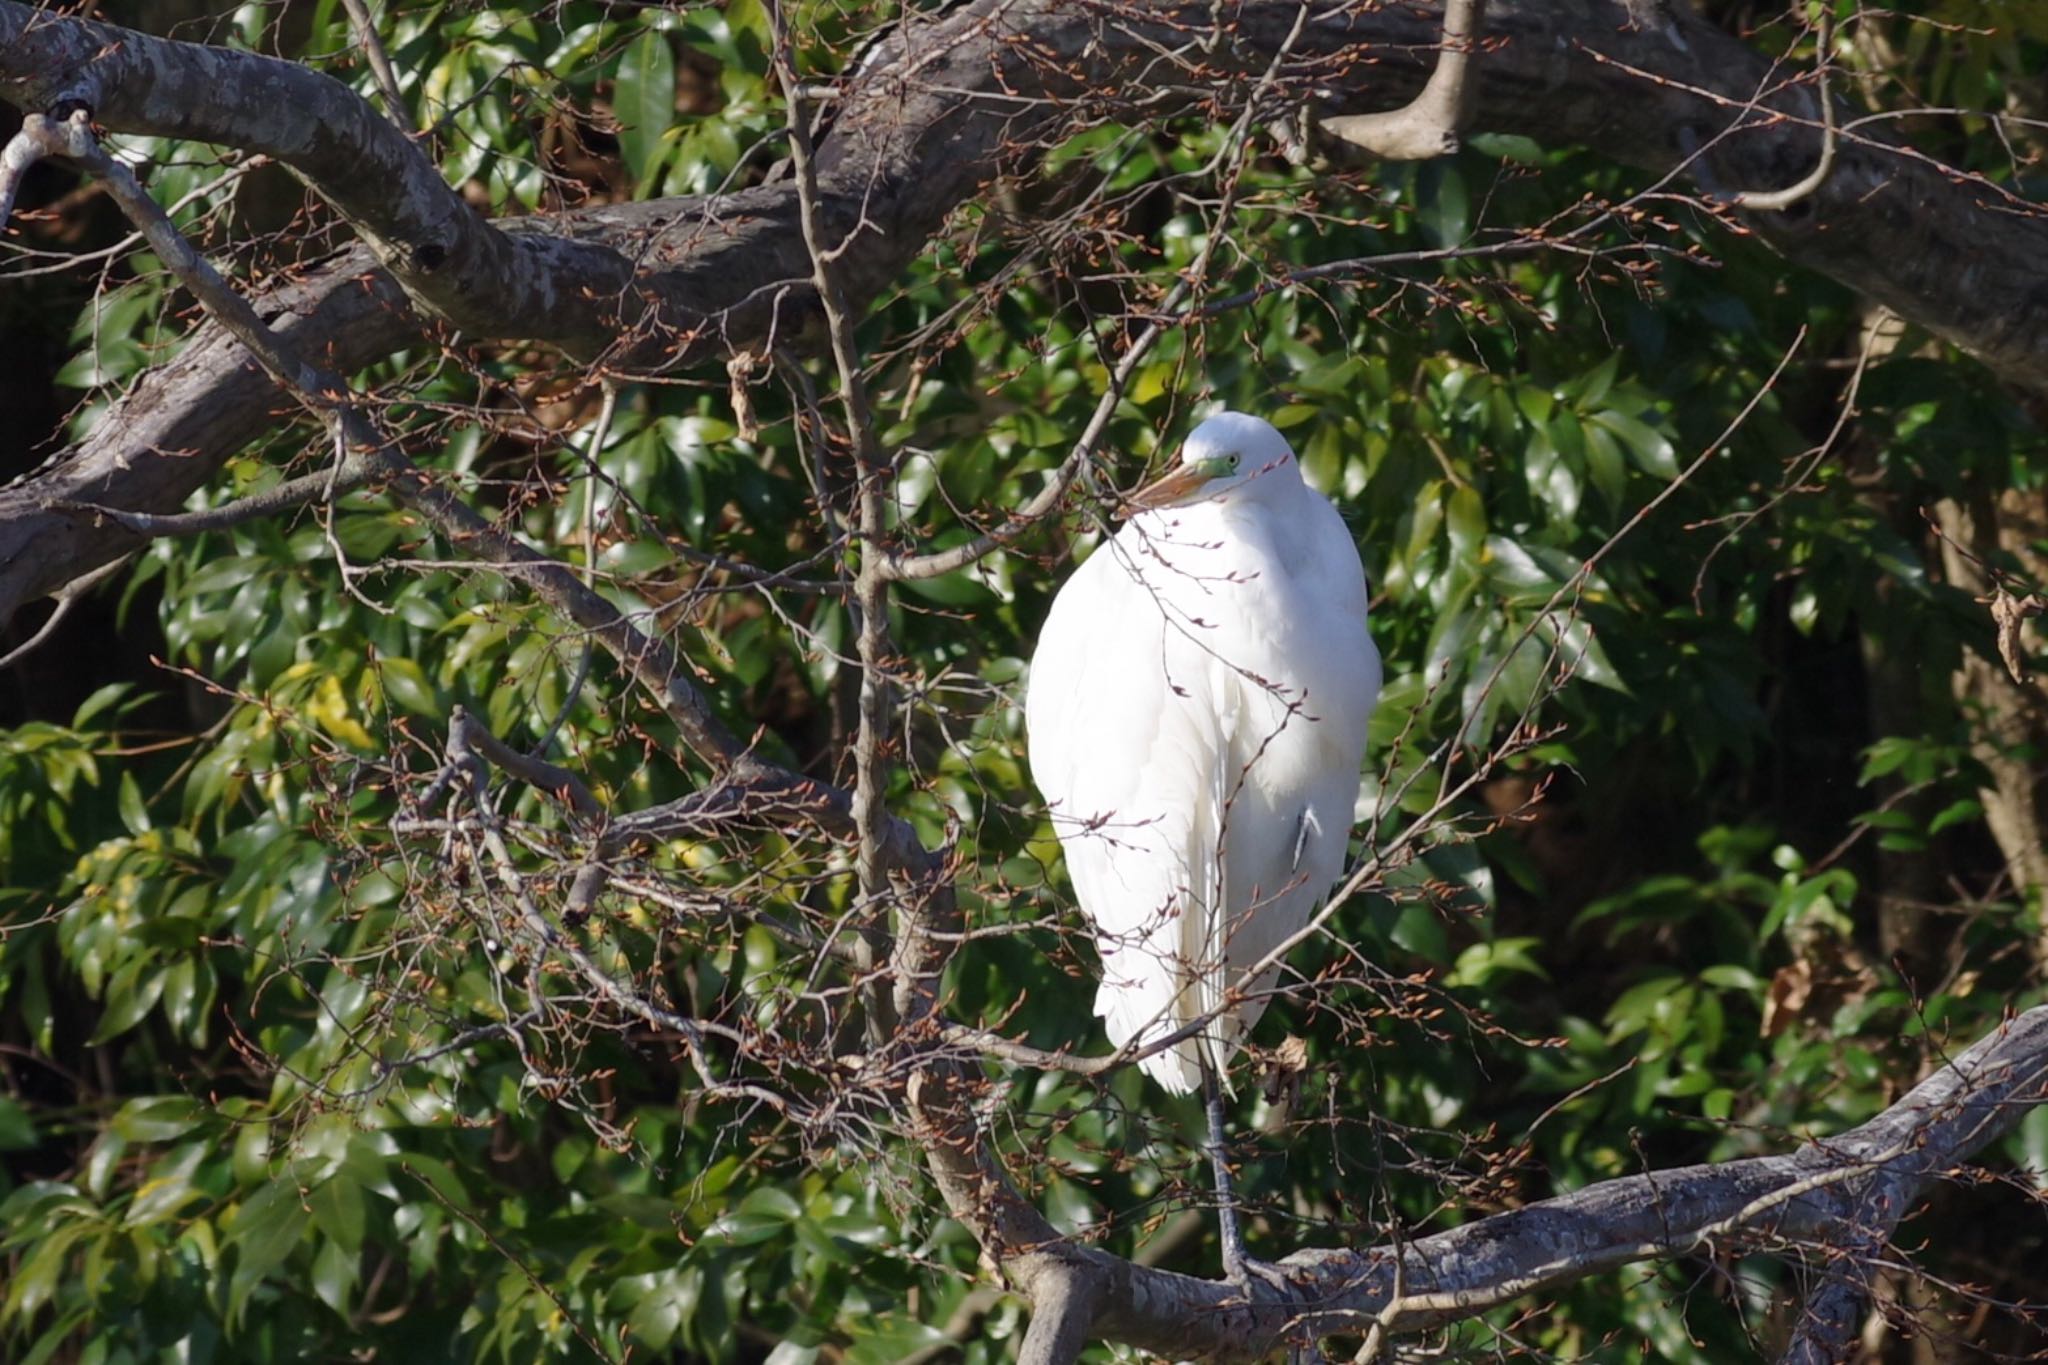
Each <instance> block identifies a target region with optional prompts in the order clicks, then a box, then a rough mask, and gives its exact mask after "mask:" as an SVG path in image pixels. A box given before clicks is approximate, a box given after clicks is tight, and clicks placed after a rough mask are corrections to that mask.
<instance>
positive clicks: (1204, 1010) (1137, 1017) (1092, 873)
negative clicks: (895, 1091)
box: [1024, 412, 1380, 1284]
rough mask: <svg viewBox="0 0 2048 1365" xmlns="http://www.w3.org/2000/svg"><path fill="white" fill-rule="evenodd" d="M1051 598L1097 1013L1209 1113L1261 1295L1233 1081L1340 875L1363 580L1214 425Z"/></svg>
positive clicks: (1053, 725) (1230, 1221)
mask: <svg viewBox="0 0 2048 1365" xmlns="http://www.w3.org/2000/svg"><path fill="white" fill-rule="evenodd" d="M1131 502H1132V503H1133V504H1134V505H1135V506H1136V507H1137V508H1139V509H1141V510H1139V511H1137V512H1136V513H1135V514H1134V515H1132V517H1131V518H1130V520H1128V521H1127V522H1125V523H1124V526H1123V528H1122V529H1121V530H1119V531H1118V532H1117V533H1116V535H1115V536H1114V537H1113V538H1111V539H1110V540H1109V541H1108V543H1106V544H1104V545H1103V546H1101V547H1100V548H1099V549H1097V550H1096V552H1095V553H1094V554H1093V555H1091V556H1090V557H1089V558H1088V560H1087V561H1086V562H1085V563H1084V564H1082V566H1081V568H1080V570H1079V571H1078V572H1076V573H1075V574H1074V576H1073V577H1072V578H1070V579H1069V580H1068V581H1067V583H1066V586H1064V587H1063V588H1061V589H1060V591H1059V594H1058V596H1057V597H1055V598H1054V599H1053V605H1052V613H1051V615H1050V616H1049V617H1048V618H1047V619H1046V623H1045V629H1044V631H1043V633H1042V634H1041V635H1040V636H1039V640H1038V650H1037V653H1036V654H1034V655H1033V657H1032V660H1031V674H1030V682H1029V684H1028V688H1027V691H1026V694H1025V703H1024V707H1025V723H1026V726H1027V727H1028V730H1029V737H1030V754H1031V770H1032V775H1033V776H1034V777H1035V778H1036V779H1037V782H1038V786H1039V790H1040V791H1041V792H1043V793H1044V795H1045V797H1046V801H1047V803H1048V805H1049V806H1050V808H1051V811H1052V817H1053V827H1054V831H1055V832H1056V833H1057V835H1058V836H1059V841H1060V846H1061V848H1062V849H1063V850H1064V851H1065V853H1066V860H1067V872H1068V875H1069V876H1070V877H1071V878H1072V880H1073V884H1074V890H1075V893H1076V894H1077V895H1078V897H1079V898H1080V902H1081V909H1082V910H1083V911H1084V912H1085V913H1086V914H1087V915H1088V917H1089V919H1090V920H1092V921H1093V922H1094V926H1095V932H1096V937H1097V943H1098V946H1099V948H1100V951H1101V956H1102V985H1101V987H1100V989H1099V990H1098V991H1097V992H1096V995H1095V1012H1096V1013H1097V1014H1098V1015H1100V1016H1102V1018H1103V1020H1104V1022H1105V1023H1106V1024H1107V1026H1108V1031H1109V1038H1110V1041H1111V1042H1112V1043H1113V1044H1115V1045H1116V1046H1118V1047H1119V1048H1122V1047H1126V1046H1129V1047H1131V1048H1132V1049H1133V1050H1138V1049H1142V1048H1144V1047H1146V1046H1147V1045H1148V1044H1153V1043H1156V1042H1158V1041H1160V1040H1162V1039H1165V1038H1167V1037H1168V1036H1170V1035H1172V1034H1174V1033H1176V1032H1178V1031H1180V1030H1181V1029H1183V1028H1186V1027H1187V1026H1189V1025H1190V1024H1193V1023H1194V1022H1195V1021H1198V1020H1203V1019H1204V1018H1205V1017H1207V1022H1206V1023H1203V1024H1202V1025H1201V1026H1200V1028H1199V1030H1198V1031H1196V1032H1194V1033H1193V1034H1191V1035H1190V1036H1188V1037H1186V1038H1183V1039H1181V1040H1180V1041H1178V1042H1175V1043H1174V1044H1173V1045H1172V1046H1170V1047H1167V1048H1165V1049H1163V1050H1161V1051H1158V1052H1156V1053H1154V1054H1153V1055H1151V1056H1148V1057H1146V1058H1144V1059H1143V1061H1142V1063H1141V1064H1142V1065H1143V1067H1144V1069H1145V1070H1146V1071H1147V1072H1148V1073H1150V1074H1151V1075H1152V1077H1153V1078H1154V1079H1156V1080H1157V1081H1158V1082H1159V1083H1160V1085H1162V1086H1163V1087H1165V1088H1166V1089H1167V1090H1169V1091H1171V1092H1173V1093H1175V1094H1186V1093H1188V1092H1190V1091H1192V1090H1194V1089H1195V1088H1196V1087H1198V1086H1201V1087H1203V1088H1204V1089H1205V1090H1206V1092H1207V1097H1208V1102H1209V1104H1208V1107H1209V1125H1210V1130H1211V1131H1210V1140H1211V1152H1210V1154H1211V1157H1212V1159H1213V1160H1214V1161H1215V1164H1216V1178H1217V1183H1218V1185H1219V1187H1220V1191H1219V1192H1220V1193H1222V1194H1223V1196H1224V1199H1223V1206H1224V1215H1223V1220H1224V1261H1225V1266H1226V1268H1227V1269H1228V1270H1229V1271H1230V1272H1231V1278H1232V1279H1234V1280H1237V1281H1238V1282H1239V1283H1240V1284H1243V1283H1244V1276H1243V1267H1244V1266H1245V1264H1246V1263H1247V1262H1246V1258H1245V1257H1244V1249H1243V1241H1242V1237H1241V1235H1240V1234H1239V1233H1238V1230H1237V1228H1236V1219H1235V1215H1234V1211H1233V1209H1232V1207H1231V1204H1230V1200H1229V1173H1228V1168H1227V1166H1226V1165H1225V1163H1224V1161H1223V1157H1222V1121H1223V1120H1222V1103H1221V1099H1220V1095H1219V1093H1218V1082H1219V1080H1220V1078H1221V1075H1222V1073H1223V1070H1224V1068H1225V1066H1226V1065H1227V1064H1228V1063H1229V1061H1230V1059H1231V1057H1232V1056H1234V1055H1235V1054H1236V1052H1237V1050H1238V1048H1239V1047H1240V1046H1242V1044H1243V1041H1244V1038H1245V1035H1246V1034H1248V1033H1249V1032H1250V1031H1251V1028H1252V1025H1253V1024H1255V1023H1256V1022H1257V1021H1258V1018H1259V1016H1260V1014H1262V1013H1264V1011H1265V1008H1266V1002H1267V998H1268V994H1269V992H1270V990H1271V988H1272V985H1273V982H1274V979H1275V977H1276V976H1277V975H1278V973H1279V968H1278V966H1277V964H1276V965H1271V966H1268V967H1267V968H1266V969H1265V970H1264V971H1262V972H1260V973H1259V974H1258V975H1257V977H1256V978H1254V979H1247V976H1248V973H1249V970H1250V968H1251V967H1252V966H1254V965H1255V964H1257V963H1258V962H1259V961H1260V960H1261V959H1263V958H1265V957H1266V956H1267V955H1268V954H1269V953H1271V952H1272V950H1273V949H1275V948H1276V947H1277V946H1278V945H1280V944H1281V943H1283V942H1285V941H1286V940H1287V939H1288V938H1290V937H1292V936H1293V935H1294V934H1295V933H1297V932H1299V931H1300V930H1301V928H1302V927H1303V926H1304V925H1306V924H1307V923H1308V922H1309V920H1310V918H1311V917H1312V916H1313V915H1314V913H1315V909H1316V905H1317V903H1318V902H1319V901H1320V900H1321V899H1322V897H1323V895H1324V893H1325V892H1327V891H1328V890H1329V888H1330V884H1331V882H1333V881H1334V880H1335V879H1336V877H1337V876H1338V874H1339V873H1340V872H1341V871H1342V870H1343V865H1344V853H1345V844H1346V841H1347V839H1348V837H1349V835H1350V830H1351V813H1352V806H1353V804H1354V803H1355V802H1356V800H1357V798H1358V782H1359V765H1360V762H1361V760H1362V758H1363V756H1364V753H1365V732H1366V721H1367V719H1368V717H1369V716H1370V715H1371V713H1372V708H1373V703H1374V701H1375V700H1377V698H1378V696H1379V690H1380V658H1379V651H1378V650H1377V649H1375V648H1374V646H1373V642H1372V637H1371V636H1370V635H1369V634H1368V633H1367V631H1366V620H1365V603H1366V591H1365V570H1364V568H1363V567H1362V566H1361V565H1360V563H1359V560H1358V550H1357V548H1356V547H1355V546H1354V545H1353V544H1352V541H1351V536H1350V534H1349V532H1347V531H1346V529H1345V527H1344V522H1343V519H1342V518H1341V517H1339V516H1338V515H1337V509H1336V508H1334V507H1332V506H1331V505H1330V502H1329V500H1328V499H1327V498H1325V497H1323V495H1322V494H1320V493H1318V492H1316V491H1315V490H1314V489H1312V488H1310V487H1309V486H1308V485H1307V484H1306V483H1304V482H1303V481H1302V477H1301V468H1300V466H1299V464H1297V463H1296V461H1295V458H1294V452H1293V451H1292V450H1291V449H1289V447H1288V445H1287V441H1286V439H1285V438H1284V437H1282V436H1281V434H1280V433H1279V432H1278V431H1276V430H1274V428H1273V427H1272V426H1271V425H1269V424H1268V423H1266V422H1263V421H1261V420H1260V419H1258V418H1256V417H1249V416H1246V415H1245V414H1243V413H1237V412H1223V413H1218V414H1217V415H1215V416H1214V417H1211V418H1209V419H1208V420H1207V421H1205V422H1203V423H1202V424H1201V425H1200V426H1198V427H1196V428H1195V430H1194V432H1193V433H1192V434H1191V435H1190V436H1189V437H1188V438H1187V441H1186V442H1185V443H1184V444H1183V445H1182V447H1181V455H1180V465H1179V468H1177V469H1175V470H1174V471H1173V472H1172V473H1170V474H1168V475H1167V476H1166V477H1164V478H1162V479H1160V480H1158V481H1157V482H1156V483H1153V484H1152V485H1150V486H1149V487H1147V488H1145V489H1143V490H1141V491H1140V492H1138V493H1137V494H1135V495H1134V496H1133V497H1132V498H1131Z"/></svg>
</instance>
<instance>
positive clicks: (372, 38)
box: [341, 0, 415, 133]
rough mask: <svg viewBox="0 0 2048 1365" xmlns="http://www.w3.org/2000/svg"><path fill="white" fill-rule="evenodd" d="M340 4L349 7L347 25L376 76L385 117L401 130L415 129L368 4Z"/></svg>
mask: <svg viewBox="0 0 2048 1365" xmlns="http://www.w3.org/2000/svg"><path fill="white" fill-rule="evenodd" d="M341 5H342V8H343V9H345V10H347V11H348V22H349V27H350V28H352V29H354V30H355V35H356V41H357V42H359V43H361V44H362V45H363V55H364V56H366V57H368V58H369V59H370V72H371V74H372V75H374V76H375V77H376V78H377V93H378V94H380V95H382V96H383V97H384V115H385V117H386V118H388V119H390V120H391V126H392V127H394V128H396V129H398V131H399V132H401V133H411V132H413V131H415V129H414V127H413V122H412V119H411V118H410V117H409V116H408V115H407V113H406V108H405V96H404V95H403V94H402V93H400V91H399V89H398V73H397V72H395V71H393V70H392V69H391V57H390V55H389V54H388V53H386V52H385V51H384V40H383V39H382V38H380V37H378V36H377V21H376V20H375V19H374V18H372V17H371V15H370V7H369V6H368V5H366V4H364V3H363V0H341Z"/></svg>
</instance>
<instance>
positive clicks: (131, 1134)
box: [108, 1095, 207, 1142]
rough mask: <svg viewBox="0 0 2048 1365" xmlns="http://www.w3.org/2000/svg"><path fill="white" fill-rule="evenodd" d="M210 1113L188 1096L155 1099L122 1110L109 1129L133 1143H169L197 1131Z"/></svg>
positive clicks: (123, 1107) (157, 1097)
mask: <svg viewBox="0 0 2048 1365" xmlns="http://www.w3.org/2000/svg"><path fill="white" fill-rule="evenodd" d="M206 1114H207V1111H206V1110H205V1109H204V1108H203V1107H201V1105H200V1104H199V1102H198V1101H197V1100H194V1099H191V1098H189V1097H187V1096H184V1095H155V1096H150V1097H147V1098H144V1099H134V1100H130V1101H128V1103H126V1104H124V1105H122V1106H121V1108H120V1110H119V1112H117V1113H116V1114H115V1115H114V1119H113V1122H112V1123H111V1124H110V1125H108V1126H109V1127H111V1128H112V1129H113V1130H114V1132H115V1133H117V1134H119V1135H120V1136H121V1137H122V1138H124V1139H126V1140H127V1141H129V1142H169V1141H170V1140H171V1139H173V1138H179V1137H183V1136H184V1135H185V1134H187V1133H189V1132H191V1131H192V1130H193V1129H194V1128H197V1127H198V1126H199V1125H200V1124H201V1123H202V1122H203V1121H204V1120H205V1118H206Z"/></svg>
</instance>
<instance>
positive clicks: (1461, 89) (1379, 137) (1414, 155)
mask: <svg viewBox="0 0 2048 1365" xmlns="http://www.w3.org/2000/svg"><path fill="white" fill-rule="evenodd" d="M1485 22H1486V0H1446V3H1445V5H1444V41H1443V51H1442V52H1441V53H1439V54H1438V56H1437V59H1436V70H1434V71H1432V72H1431V73H1430V76H1429V83H1428V84H1427V85H1425V86H1423V87H1422V93H1421V94H1419V95H1417V96H1416V97H1415V98H1414V99H1413V100H1411V101H1409V102H1408V103H1407V104H1404V105H1402V106H1401V107H1400V108H1399V109H1389V110H1387V111H1386V112H1385V113H1380V114H1345V115H1340V116H1338V117H1337V118H1328V119H1324V120H1323V127H1325V128H1327V129H1329V130H1330V131H1331V132H1333V133H1335V134H1336V135H1337V136H1338V137H1341V138H1343V139H1344V140H1345V141H1346V142H1349V143H1352V144H1354V145H1356V146H1359V147H1363V148H1365V149H1366V150H1367V151H1369V152H1371V153H1373V154H1374V155H1376V156H1383V157H1385V158H1387V159H1388V160H1389V161H1427V160H1429V158H1431V157H1433V156H1448V155H1449V154H1451V153H1452V152H1455V151H1457V150H1458V147H1459V145H1460V144H1459V133H1460V130H1462V129H1463V128H1464V127H1465V125H1466V124H1468V123H1470V122H1471V120H1472V111H1473V110H1474V109H1475V108H1476V107H1477V106H1478V103H1479V89H1478V81H1477V80H1476V79H1474V77H1473V75H1472V59H1473V56H1474V54H1475V53H1476V52H1477V51H1478V44H1479V30H1480V28H1481V27H1482V26H1483V25H1484V24H1485Z"/></svg>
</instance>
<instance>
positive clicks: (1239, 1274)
mask: <svg viewBox="0 0 2048 1365" xmlns="http://www.w3.org/2000/svg"><path fill="white" fill-rule="evenodd" d="M1202 1103H1203V1106H1204V1107H1205V1108H1206V1109H1207V1110H1208V1115H1209V1169H1210V1171H1211V1173H1212V1174H1213V1175H1214V1177H1215V1180H1216V1221H1217V1223H1218V1225H1219V1227H1220V1230H1221V1232H1222V1235H1223V1274H1224V1276H1225V1277H1226V1278H1228V1279H1229V1281H1230V1282H1231V1283H1232V1284H1234V1285H1236V1286H1237V1288H1238V1290H1239V1291H1240V1292H1241V1293H1243V1295H1244V1296H1245V1298H1247V1299H1250V1298H1252V1297H1253V1294H1252V1277H1253V1276H1254V1275H1256V1276H1257V1277H1258V1278H1260V1279H1262V1280H1264V1281H1265V1282H1266V1283H1267V1284H1270V1285H1272V1286H1273V1287H1274V1288H1275V1289H1278V1290H1279V1291H1280V1292H1281V1293H1283V1294H1284V1293H1287V1292H1288V1287H1287V1277H1286V1276H1285V1275H1284V1274H1283V1273H1282V1272H1281V1270H1280V1267H1279V1266H1276V1265H1273V1264H1271V1263H1270V1262H1267V1261H1260V1260H1255V1259H1253V1258H1252V1256H1251V1255H1250V1254H1249V1253H1248V1252H1246V1250H1245V1246H1244V1225H1243V1223H1242V1222H1240V1221H1239V1219H1238V1215H1237V1189H1236V1186H1235V1184H1234V1183H1233V1182H1232V1180H1231V1177H1230V1154H1229V1152H1228V1150H1227V1149H1226V1148H1225V1147H1224V1145H1223V1086H1222V1083H1221V1081H1220V1078H1219V1077H1218V1076H1217V1074H1216V1067H1215V1065H1214V1064H1213V1063H1212V1062H1211V1061H1210V1059H1209V1055H1208V1049H1207V1048H1204V1049H1202Z"/></svg>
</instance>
